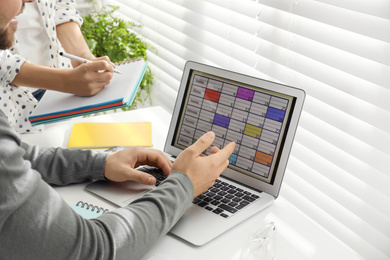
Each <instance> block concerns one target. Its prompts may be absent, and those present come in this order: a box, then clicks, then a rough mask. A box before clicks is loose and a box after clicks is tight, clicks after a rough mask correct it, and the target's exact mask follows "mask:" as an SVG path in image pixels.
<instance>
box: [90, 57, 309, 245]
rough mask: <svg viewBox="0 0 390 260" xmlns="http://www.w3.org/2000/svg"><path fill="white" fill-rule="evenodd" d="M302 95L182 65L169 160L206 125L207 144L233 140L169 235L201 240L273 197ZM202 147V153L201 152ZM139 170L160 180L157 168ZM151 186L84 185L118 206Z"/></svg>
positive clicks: (268, 83) (224, 72) (287, 88)
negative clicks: (215, 173) (210, 181)
mask: <svg viewBox="0 0 390 260" xmlns="http://www.w3.org/2000/svg"><path fill="white" fill-rule="evenodd" d="M304 99H305V92H304V91H303V90H301V89H298V88H294V87H291V86H286V85H283V84H279V83H275V82H271V81H267V80H264V79H260V78H255V77H251V76H247V75H243V74H240V73H236V72H233V71H228V70H224V69H221V68H217V67H213V66H209V65H205V64H201V63H197V62H193V61H188V62H187V63H186V64H185V67H184V71H183V75H182V80H181V83H180V87H179V91H178V95H177V99H176V103H175V107H174V110H173V114H172V119H171V122H170V126H169V131H168V136H167V139H166V143H165V146H164V152H165V153H166V154H167V155H169V156H170V157H171V158H172V160H174V159H175V158H176V157H177V156H178V155H179V154H180V152H182V151H183V150H184V149H185V148H187V147H188V146H190V145H191V144H193V143H194V142H195V141H196V140H197V139H198V138H199V137H200V136H202V135H203V134H204V133H206V132H208V131H210V130H211V131H214V132H215V134H216V138H215V141H214V143H213V146H217V147H219V148H222V147H224V146H225V145H226V144H228V143H229V142H231V141H234V142H236V144H237V145H236V148H235V150H234V152H233V154H232V155H231V156H230V158H229V166H228V168H227V169H226V170H225V171H224V172H223V173H222V174H221V176H220V177H219V179H218V180H217V181H216V183H215V185H214V186H213V187H211V188H210V189H209V190H208V191H207V192H205V193H204V194H202V195H200V196H199V197H197V198H195V199H194V201H193V203H192V205H191V206H190V207H189V208H188V209H187V210H186V212H185V213H184V215H183V216H182V218H181V219H180V220H179V221H178V222H177V224H176V225H175V226H174V227H173V228H172V229H171V230H170V233H171V234H173V235H176V236H177V237H180V238H182V239H184V240H185V241H187V242H189V243H191V244H193V245H198V246H200V245H204V244H206V243H207V242H209V241H211V240H212V239H214V238H216V237H218V236H219V235H221V234H223V233H224V232H226V231H227V230H229V229H231V228H232V227H234V226H236V225H238V224H240V223H241V222H243V221H245V220H246V219H247V218H249V217H250V216H253V215H254V214H256V213H258V212H260V211H261V210H263V209H264V208H266V207H268V206H270V205H271V204H272V203H273V201H274V200H275V199H276V198H277V197H278V194H279V191H280V187H281V184H282V180H283V175H284V173H285V170H286V166H287V160H288V157H289V154H290V150H291V147H292V144H293V140H294V135H295V132H296V129H297V126H298V120H299V117H300V114H301V111H302V107H303V103H304ZM210 149H211V148H208V149H207V150H206V151H205V152H204V154H205V155H209V154H210ZM141 168H142V170H144V171H148V172H150V174H153V175H155V176H157V178H158V179H160V178H162V179H163V178H164V175H163V174H162V173H161V170H159V169H156V168H153V167H147V166H145V167H141ZM159 171H160V172H159ZM159 182H160V180H159V181H158V182H157V185H158V184H159ZM155 188H156V187H154V186H153V187H151V186H146V185H143V184H139V183H135V182H125V183H112V182H106V181H96V182H92V183H90V184H88V185H87V186H86V189H87V190H88V191H90V192H92V193H94V194H96V195H98V196H101V197H102V198H105V199H107V200H109V201H111V202H113V203H114V204H116V205H119V206H126V205H128V204H129V203H131V202H132V201H133V200H135V199H137V198H139V197H140V196H142V195H143V194H144V193H145V192H148V191H150V190H153V189H155Z"/></svg>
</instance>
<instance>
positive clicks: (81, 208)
mask: <svg viewBox="0 0 390 260" xmlns="http://www.w3.org/2000/svg"><path fill="white" fill-rule="evenodd" d="M71 207H72V209H73V210H74V211H75V212H76V213H77V214H79V215H80V216H82V217H83V218H86V219H91V218H97V217H99V216H100V215H101V214H104V213H106V212H107V211H108V209H104V208H102V207H99V206H95V205H92V204H89V203H87V202H83V201H79V202H77V203H74V204H72V206H71Z"/></svg>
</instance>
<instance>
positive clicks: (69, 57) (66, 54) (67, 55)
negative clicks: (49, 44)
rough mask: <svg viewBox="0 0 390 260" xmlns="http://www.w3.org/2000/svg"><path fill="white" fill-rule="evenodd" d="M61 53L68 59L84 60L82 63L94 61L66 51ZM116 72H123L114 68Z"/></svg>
mask: <svg viewBox="0 0 390 260" xmlns="http://www.w3.org/2000/svg"><path fill="white" fill-rule="evenodd" d="M60 55H61V56H63V57H65V58H68V59H71V60H75V61H79V62H82V63H87V62H92V61H90V60H87V59H84V58H80V57H77V56H74V55H72V54H69V53H66V52H60ZM114 72H116V73H119V74H122V73H121V72H120V71H119V70H117V69H114Z"/></svg>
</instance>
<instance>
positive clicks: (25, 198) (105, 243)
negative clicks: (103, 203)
mask: <svg viewBox="0 0 390 260" xmlns="http://www.w3.org/2000/svg"><path fill="white" fill-rule="evenodd" d="M0 113H1V112H0ZM0 145H1V149H0V205H1V206H0V244H1V246H0V259H52V258H53V257H55V258H56V259H139V258H140V257H141V256H142V255H144V254H145V253H146V252H147V250H149V248H150V247H152V246H153V245H154V244H155V243H156V241H157V240H159V239H160V238H161V237H162V236H164V235H165V234H166V233H167V232H168V231H169V229H170V228H171V227H172V226H173V225H174V224H175V223H176V221H177V220H178V219H179V218H180V216H181V215H182V214H183V212H184V211H185V209H186V208H187V207H188V206H189V205H190V203H191V201H192V194H193V187H192V183H191V181H190V179H189V178H188V177H187V175H185V174H183V173H180V172H174V173H173V174H171V175H170V176H169V177H168V178H167V180H166V181H165V182H164V183H163V184H161V185H160V187H159V188H158V189H156V190H155V191H152V192H150V193H149V194H147V195H145V196H144V197H143V198H141V199H139V200H137V201H135V202H134V203H132V204H131V205H129V206H128V207H124V208H120V209H118V210H114V211H111V212H109V213H105V214H103V215H101V216H100V217H99V218H97V219H93V220H87V219H83V218H82V217H81V216H79V215H78V214H77V213H75V212H74V211H73V210H72V209H71V208H70V207H69V206H68V205H67V204H66V203H65V202H64V201H63V200H62V199H61V198H60V196H59V195H58V193H57V192H56V191H54V190H53V189H52V188H51V187H50V186H49V185H47V184H46V183H45V182H44V181H43V180H42V179H41V175H40V174H39V173H38V172H37V171H36V170H34V169H32V168H31V165H30V163H29V162H28V161H26V160H24V159H23V156H24V153H25V150H24V149H23V148H22V147H21V146H20V145H21V143H20V140H19V138H18V137H17V135H16V133H15V132H14V131H13V130H12V129H11V128H10V127H9V125H8V124H7V121H6V119H5V117H3V116H0ZM33 150H34V149H33ZM31 152H32V153H34V152H33V151H27V153H31ZM36 152H38V153H39V154H40V155H41V156H47V159H48V160H47V162H46V165H47V166H48V167H49V168H53V167H52V166H51V165H50V160H51V159H52V154H53V153H56V152H55V150H54V151H48V150H45V149H44V150H42V151H36ZM57 152H58V151H57ZM49 158H50V159H49ZM41 159H42V158H41ZM42 160H44V159H42ZM66 160H67V159H66ZM74 160H76V161H78V160H79V159H78V158H74ZM61 163H63V164H64V165H66V164H67V163H66V161H65V162H61ZM84 163H85V164H87V162H84ZM66 171H68V170H66ZM53 174H57V175H60V174H63V173H62V172H60V169H59V170H58V171H55V172H54V173H53ZM75 174H78V173H75ZM75 202H76V201H75Z"/></svg>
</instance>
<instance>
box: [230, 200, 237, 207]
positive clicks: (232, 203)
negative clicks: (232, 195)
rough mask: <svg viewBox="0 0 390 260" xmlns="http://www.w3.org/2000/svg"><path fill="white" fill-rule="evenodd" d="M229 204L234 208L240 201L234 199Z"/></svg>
mask: <svg viewBox="0 0 390 260" xmlns="http://www.w3.org/2000/svg"><path fill="white" fill-rule="evenodd" d="M228 205H229V206H231V207H233V208H234V207H236V206H237V205H238V203H237V202H234V201H232V202H230V203H229V204H228Z"/></svg>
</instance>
